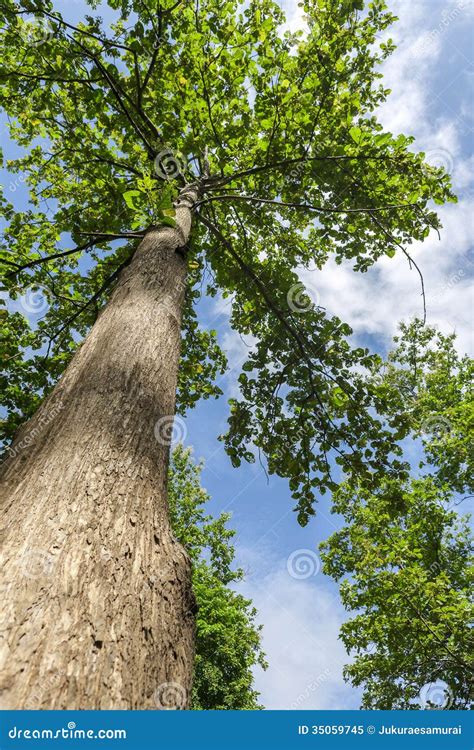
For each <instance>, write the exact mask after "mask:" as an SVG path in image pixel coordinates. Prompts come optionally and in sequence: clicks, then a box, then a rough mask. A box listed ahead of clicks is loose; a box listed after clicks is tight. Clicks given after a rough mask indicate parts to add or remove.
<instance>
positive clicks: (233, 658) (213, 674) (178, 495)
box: [163, 445, 266, 710]
mask: <svg viewBox="0 0 474 750" xmlns="http://www.w3.org/2000/svg"><path fill="white" fill-rule="evenodd" d="M201 469H202V465H201V464H196V463H195V462H194V461H193V459H192V455H191V450H190V449H184V447H183V446H182V445H178V446H177V447H176V448H175V449H174V451H173V452H172V454H171V465H170V473H169V483H168V498H169V508H170V519H171V526H172V529H173V531H174V533H175V534H176V536H177V538H178V540H179V541H180V542H181V544H183V545H184V547H185V548H186V550H187V552H188V554H189V555H190V557H191V560H192V562H193V590H194V593H195V595H196V604H197V614H196V656H195V662H194V679H193V693H192V703H191V708H193V709H216V710H218V709H234V710H237V709H258V708H262V706H260V704H259V703H258V693H257V692H256V691H255V690H254V689H253V673H252V668H253V667H254V666H255V665H259V666H261V667H263V668H265V667H266V662H265V658H264V654H263V652H262V649H261V644H260V638H261V636H260V631H261V626H257V625H256V624H255V616H256V610H255V609H254V608H253V607H252V603H251V602H250V601H249V600H248V599H245V598H244V597H243V596H241V595H240V594H237V593H236V592H235V591H234V590H233V588H232V585H233V584H235V583H237V582H238V581H240V580H242V578H243V571H242V570H241V569H240V568H237V569H233V567H232V566H233V562H234V548H233V546H232V544H231V540H232V538H233V537H234V535H235V531H231V530H229V529H228V528H227V522H228V520H229V518H230V513H221V515H220V516H219V517H218V518H217V519H214V518H213V517H212V516H207V515H206V514H205V510H204V506H205V503H206V502H207V501H208V500H209V495H208V494H207V492H206V491H205V490H204V489H203V488H202V487H201V484H200V474H201ZM170 697H171V700H173V699H174V700H176V699H178V700H179V699H180V698H181V697H182V696H181V695H180V694H176V693H173V692H172V693H171V696H170ZM165 699H166V695H164V696H163V700H165Z"/></svg>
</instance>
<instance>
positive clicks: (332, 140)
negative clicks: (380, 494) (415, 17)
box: [0, 0, 454, 523]
mask: <svg viewBox="0 0 474 750" xmlns="http://www.w3.org/2000/svg"><path fill="white" fill-rule="evenodd" d="M89 4H90V6H91V10H90V13H88V14H85V15H84V18H83V19H82V21H81V22H80V23H78V24H77V25H75V24H73V23H71V22H70V21H68V19H67V18H63V17H62V15H61V14H60V13H59V12H58V11H57V10H56V9H55V7H54V3H52V2H51V1H50V0H46V2H41V3H40V2H35V0H26V2H25V1H24V2H21V3H20V4H18V5H17V4H15V3H14V2H13V0H2V2H1V4H0V17H1V20H2V22H3V24H4V30H3V31H2V32H1V36H0V51H1V59H2V63H1V67H0V77H1V81H2V92H1V99H0V101H1V105H2V107H3V108H4V110H5V111H6V113H7V115H8V123H9V130H10V135H11V137H12V139H13V140H14V141H15V142H16V144H17V146H18V148H17V149H16V150H15V153H14V156H13V158H11V159H10V160H9V161H8V164H7V166H8V168H9V170H10V171H11V172H12V173H13V174H16V173H18V174H19V175H20V177H21V179H25V185H26V187H27V189H28V193H29V205H28V207H27V208H26V209H24V210H19V208H18V207H16V208H15V207H14V206H13V205H11V204H10V202H9V201H8V200H4V203H3V216H4V220H5V229H4V235H3V237H4V238H3V243H2V245H1V257H2V259H3V263H4V264H5V266H6V268H7V274H6V277H7V278H6V288H7V291H8V293H9V295H10V296H11V297H13V298H16V297H22V296H23V298H24V297H25V296H26V298H27V299H29V298H30V297H31V296H32V295H33V296H34V295H35V294H36V295H38V293H41V294H43V295H44V297H45V298H46V301H47V303H48V306H49V307H48V310H47V313H46V314H44V315H43V316H42V317H41V318H40V319H39V320H38V321H37V325H35V326H33V327H32V326H31V325H30V324H29V322H28V320H26V318H25V317H24V316H23V315H22V314H20V313H19V312H16V313H13V314H12V313H11V312H9V313H8V314H7V315H6V317H5V320H6V323H5V327H6V332H5V339H6V344H7V352H6V366H7V374H8V375H9V380H10V385H9V387H8V391H7V406H8V408H9V416H8V418H7V420H6V425H5V435H6V437H7V438H9V437H11V435H12V433H13V432H14V430H15V428H16V426H17V425H18V424H19V423H20V422H21V421H22V420H23V419H25V418H26V417H28V416H29V415H31V413H32V412H33V411H34V410H35V409H36V408H37V406H38V403H39V401H40V400H41V398H42V397H43V396H44V394H45V393H47V392H48V390H49V389H50V388H51V387H52V385H53V384H54V382H55V381H56V380H57V378H58V376H59V375H60V373H61V372H62V370H63V369H64V367H65V365H66V364H67V362H68V361H69V359H70V357H71V356H72V354H73V352H74V350H75V348H76V347H77V345H78V342H80V340H81V339H82V337H83V336H84V335H85V334H86V333H87V331H88V329H89V328H90V326H91V325H92V324H93V322H94V320H95V318H96V316H97V314H98V311H99V310H100V307H101V306H102V305H103V304H104V303H105V302H106V299H107V296H108V294H109V291H110V288H111V287H112V285H113V283H114V281H115V279H116V278H117V275H118V273H119V271H120V269H121V268H122V267H123V265H124V264H126V263H127V262H128V261H129V259H130V257H131V255H132V254H133V251H134V248H135V247H136V244H137V242H138V240H139V237H140V236H141V235H142V234H143V231H144V230H145V229H146V228H147V227H148V226H150V225H152V224H155V225H156V224H167V225H169V224H172V223H173V212H174V209H173V201H174V200H175V199H176V197H177V195H178V193H179V190H180V189H181V188H182V187H183V186H184V185H185V184H186V183H189V182H196V183H197V184H198V186H199V193H200V197H199V200H198V202H197V204H196V206H195V223H194V229H193V233H192V239H191V242H190V247H189V248H188V266H189V288H188V291H187V300H186V310H185V315H184V323H183V343H184V346H183V357H182V366H181V370H180V388H179V394H178V395H179V408H180V410H181V411H184V410H185V409H186V408H188V407H190V406H192V405H194V404H195V403H196V401H197V400H198V399H199V398H207V397H210V396H215V395H219V393H220V391H219V389H218V387H217V386H216V384H215V383H214V379H215V376H216V375H217V374H218V373H219V372H222V371H223V370H224V369H225V367H226V362H225V357H224V355H223V353H222V352H221V351H220V349H219V346H218V344H217V341H216V337H215V334H214V333H213V332H212V331H207V330H205V329H203V328H202V327H200V326H199V322H198V319H197V313H196V305H197V302H198V300H199V297H200V295H201V294H202V293H207V294H208V295H211V296H213V295H217V294H220V295H223V296H224V297H230V298H231V303H232V314H231V319H230V322H231V325H232V327H233V328H234V330H235V331H236V332H238V333H239V334H241V335H243V336H251V337H254V340H255V342H256V345H255V348H254V350H253V351H252V352H251V354H250V355H249V358H248V360H247V362H246V363H245V364H244V365H243V368H242V373H241V375H240V377H239V381H240V389H241V394H240V397H239V398H238V399H235V400H233V401H232V403H231V414H230V419H229V429H228V432H227V434H226V436H225V437H224V438H223V439H224V440H225V445H226V449H227V452H228V454H229V456H230V458H231V460H232V462H233V463H234V464H235V465H238V464H239V463H240V462H241V461H242V460H248V461H253V460H254V459H255V455H256V453H257V452H258V453H263V454H264V456H266V460H267V464H268V469H269V471H270V472H271V473H277V474H278V475H280V476H283V477H287V478H288V480H289V484H290V488H291V491H292V496H293V498H294V499H295V501H296V507H297V510H298V518H299V520H300V522H301V523H306V522H307V521H308V518H309V516H310V515H311V514H312V513H314V507H313V506H314V502H315V500H316V499H317V496H318V494H320V493H324V492H326V491H327V490H328V489H329V490H334V489H335V488H336V486H337V485H336V482H335V480H334V478H333V476H332V474H331V462H332V460H333V459H335V460H336V461H337V463H338V464H339V466H340V469H341V470H342V472H343V473H344V475H345V476H346V477H347V478H352V479H354V478H358V480H359V481H361V482H363V483H364V484H365V485H366V486H367V487H369V488H370V487H372V488H373V487H376V486H377V485H378V483H379V482H380V481H381V479H382V477H384V476H385V475H386V473H387V472H388V473H389V474H391V475H394V476H403V474H404V472H405V474H406V466H404V465H403V463H402V462H401V461H400V460H399V459H398V458H397V454H400V448H399V446H398V445H397V440H399V439H401V438H402V437H403V434H404V433H403V430H402V427H401V426H400V424H398V423H397V419H396V418H394V419H392V420H391V419H383V420H381V418H380V415H382V414H383V412H384V409H385V407H386V401H385V399H384V398H381V397H380V394H379V392H378V391H377V389H376V388H375V387H374V386H373V385H372V383H371V382H370V380H367V379H366V378H365V377H364V375H363V373H364V370H365V369H366V368H371V367H374V365H376V362H377V359H376V358H375V357H373V356H371V355H370V354H369V352H368V351H367V350H365V349H362V348H354V347H352V346H351V345H350V344H349V343H348V340H347V337H348V336H349V335H350V333H351V329H350V327H349V326H348V325H347V324H346V323H344V321H341V320H339V319H338V318H336V317H331V316H329V315H327V313H326V311H325V309H324V307H322V306H320V305H318V304H315V303H311V300H310V298H309V297H308V294H307V292H306V291H305V289H304V287H302V285H301V284H300V282H299V277H298V271H299V269H301V268H314V269H318V268H321V267H322V266H323V264H324V263H325V262H326V260H327V259H328V258H329V257H334V258H335V259H336V261H337V262H338V263H340V262H342V261H343V260H348V261H350V262H351V263H353V266H354V268H355V270H357V271H360V272H364V271H366V270H367V269H368V268H369V267H370V266H371V265H372V264H374V263H375V262H376V261H377V259H378V258H380V257H381V256H383V255H388V256H390V257H391V256H393V255H394V254H395V253H396V252H402V253H405V254H406V255H409V246H410V244H411V243H413V242H414V241H422V240H423V239H424V238H425V237H426V236H427V235H428V234H429V232H430V231H431V230H432V229H437V228H438V227H439V221H438V218H437V216H436V213H435V212H434V211H433V208H432V202H433V201H434V202H435V203H443V202H444V201H445V200H454V197H453V196H452V193H451V192H450V187H449V179H448V177H447V175H446V174H444V173H443V171H442V170H440V169H435V168H432V167H430V166H428V165H427V164H425V163H424V161H423V158H424V155H423V154H422V153H414V151H413V150H412V149H411V146H412V139H411V138H407V137H405V136H403V135H392V134H391V133H388V132H384V131H383V129H382V126H381V125H380V124H379V123H378V122H377V120H376V117H375V115H374V110H375V108H376V107H377V106H378V105H379V104H380V103H381V102H382V101H384V99H385V98H386V96H387V94H388V91H387V90H386V89H384V87H383V86H382V85H381V83H380V80H379V79H380V77H381V76H380V73H379V72H378V65H379V63H380V62H381V61H383V60H384V59H385V58H386V56H387V55H388V54H389V53H390V52H391V50H392V49H393V45H392V43H391V41H390V40H388V41H383V42H381V41H380V39H381V38H384V32H385V30H386V29H387V27H388V26H389V25H390V23H391V22H392V21H393V16H392V15H391V14H390V13H389V12H388V11H387V9H386V7H385V4H384V2H383V1H382V0H373V2H371V3H368V4H367V5H366V7H365V9H364V10H363V11H362V3H361V2H359V0H316V1H315V0H311V2H303V8H304V11H305V13H306V19H307V26H308V29H307V32H305V33H303V32H298V33H294V34H292V33H290V32H288V31H285V30H284V27H283V23H284V15H283V12H282V10H281V9H280V8H279V6H278V5H277V3H275V2H272V0H258V2H257V1H256V0H251V1H250V2H249V3H247V4H245V5H242V4H241V3H240V2H238V1H237V0H203V1H202V2H199V3H197V4H196V3H194V2H186V1H185V0H181V1H180V0H177V1H176V0H159V2H158V0H109V2H108V3H107V4H105V3H103V4H101V5H100V7H97V8H96V3H95V2H93V1H92V0H90V3H89ZM99 11H100V14H99ZM101 16H103V17H101ZM18 179H19V178H18ZM315 278H316V279H317V276H315ZM28 295H29V296H28ZM316 446H317V448H316Z"/></svg>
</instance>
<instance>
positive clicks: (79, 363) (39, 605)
mask: <svg viewBox="0 0 474 750" xmlns="http://www.w3.org/2000/svg"><path fill="white" fill-rule="evenodd" d="M196 197H197V195H196V190H195V188H194V187H193V186H188V187H187V188H186V189H184V190H183V191H182V193H181V196H180V200H179V202H178V206H177V209H176V227H174V228H168V227H162V228H159V229H151V230H150V231H149V232H147V234H146V235H145V237H144V239H143V241H142V242H141V243H140V245H139V247H138V248H137V250H136V252H135V254H134V256H133V259H132V261H131V263H130V265H129V266H128V267H127V268H125V269H124V270H123V271H122V273H121V275H120V277H119V280H118V282H117V285H116V287H115V288H114V290H113V292H112V294H111V297H110V300H109V302H108V304H107V305H106V307H105V308H104V309H103V311H102V312H101V314H100V315H99V317H98V319H97V321H96V323H95V325H94V326H93V328H92V329H91V331H90V333H89V335H88V336H87V338H86V339H85V341H84V343H83V344H82V346H81V347H80V349H79V350H78V352H77V353H76V355H75V356H74V358H73V360H72V361H71V363H70V365H69V367H68V368H67V370H66V372H65V373H64V375H63V377H62V378H61V380H60V381H59V383H58V384H57V386H56V387H55V389H54V391H53V392H52V393H51V394H50V396H49V397H48V398H47V399H46V400H45V401H44V402H43V404H42V405H41V407H40V409H39V410H38V412H37V413H36V414H35V415H34V417H33V418H32V419H31V420H30V421H29V422H28V423H26V424H25V425H24V426H23V427H22V428H21V430H20V431H19V434H18V436H17V438H16V440H15V442H14V444H13V447H12V450H11V451H10V456H9V458H8V459H7V460H6V461H5V463H4V467H3V478H2V482H1V500H0V502H1V505H0V511H1V525H2V534H1V544H2V559H1V563H0V595H1V597H2V607H1V610H0V675H1V681H0V690H1V692H0V696H1V698H0V707H1V708H10V709H24V708H31V709H155V708H187V707H188V706H189V701H190V692H191V681H192V669H193V657H194V607H195V605H194V597H193V593H192V589H191V570H190V562H189V559H188V556H187V555H186V553H185V551H184V549H183V548H182V547H181V546H180V544H178V542H177V541H176V540H175V538H174V537H173V534H172V532H171V529H170V524H169V519H168V508H167V489H166V485H167V472H168V464H169V433H170V430H171V427H172V424H173V415H174V411H175V394H176V384H177V375H178V364H179V354H180V337H181V333H180V332H181V316H182V307H183V301H184V293H185V283H186V261H185V259H184V258H183V255H182V253H180V252H176V251H177V249H179V248H180V247H183V246H184V245H185V244H186V243H187V241H188V238H189V234H190V231H191V209H192V205H193V203H194V202H195V200H196Z"/></svg>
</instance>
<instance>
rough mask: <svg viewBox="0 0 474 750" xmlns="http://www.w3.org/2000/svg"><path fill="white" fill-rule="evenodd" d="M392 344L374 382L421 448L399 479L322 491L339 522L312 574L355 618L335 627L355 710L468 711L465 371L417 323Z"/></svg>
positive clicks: (472, 667)
mask: <svg viewBox="0 0 474 750" xmlns="http://www.w3.org/2000/svg"><path fill="white" fill-rule="evenodd" d="M397 342H398V346H397V348H396V349H395V350H394V352H392V353H391V355H390V356H389V358H388V362H387V363H381V365H380V367H379V368H378V370H377V371H376V373H374V379H375V380H377V382H378V384H379V385H378V387H379V388H380V389H381V390H383V391H384V393H385V397H386V399H387V404H390V410H393V412H395V411H399V414H400V419H401V420H403V421H407V422H408V424H409V425H410V428H411V431H412V435H413V436H414V437H416V438H419V437H421V443H422V446H423V449H424V450H423V454H422V458H421V460H420V461H419V465H418V467H416V466H415V467H414V472H413V477H412V478H411V479H410V480H409V481H397V480H389V481H385V482H383V483H381V485H380V487H379V488H378V489H377V490H376V491H373V492H371V491H367V490H366V489H364V488H361V487H360V486H354V485H351V484H350V483H346V484H343V485H342V486H341V487H340V488H339V490H338V491H337V492H336V493H335V494H334V512H336V513H340V514H341V515H342V516H343V517H344V520H345V522H346V525H345V526H344V527H343V528H342V529H341V530H340V531H337V532H336V533H335V534H333V535H332V536H331V537H330V539H329V540H328V541H327V542H325V543H324V544H323V545H322V550H323V561H324V570H325V571H326V572H327V573H328V574H329V575H331V576H333V578H335V579H336V580H340V579H342V583H341V587H340V590H341V596H342V600H343V603H344V605H345V607H346V608H347V609H348V610H350V611H353V612H356V613H357V614H356V615H355V617H353V618H352V619H351V620H349V621H348V622H346V623H345V624H344V625H343V626H342V628H341V638H342V640H343V642H344V644H345V646H346V647H347V649H348V651H353V652H354V655H355V656H354V660H353V662H352V663H351V664H350V665H349V666H347V667H346V670H345V676H346V678H347V679H350V680H351V681H352V683H353V684H354V685H363V686H364V694H363V703H362V707H363V708H377V709H396V708H403V709H410V708H430V707H433V708H445V709H455V708H457V709H466V708H472V706H473V703H474V694H473V684H474V683H473V675H474V660H473V653H474V637H473V633H472V616H473V607H472V597H471V590H472V571H473V567H472V561H473V558H472V551H473V545H472V534H471V533H470V529H469V525H468V518H467V517H466V516H464V517H463V516H460V514H459V512H458V510H462V507H460V508H459V509H458V508H457V507H456V506H461V503H462V501H463V500H466V499H467V493H472V492H473V485H472V478H473V472H472V449H473V444H474V443H473V432H474V430H473V427H474V421H473V418H472V406H473V402H472V390H471V389H472V385H471V383H472V369H473V363H472V360H469V358H468V357H462V358H461V357H459V356H458V355H457V352H456V349H455V346H454V343H455V337H454V336H443V335H441V334H438V333H436V331H435V330H434V329H433V328H427V327H426V328H424V327H423V326H422V325H421V324H420V321H415V322H414V323H412V324H411V325H409V326H407V325H403V326H402V333H401V336H400V338H399V339H397ZM411 450H413V447H411ZM471 496H472V495H471Z"/></svg>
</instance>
